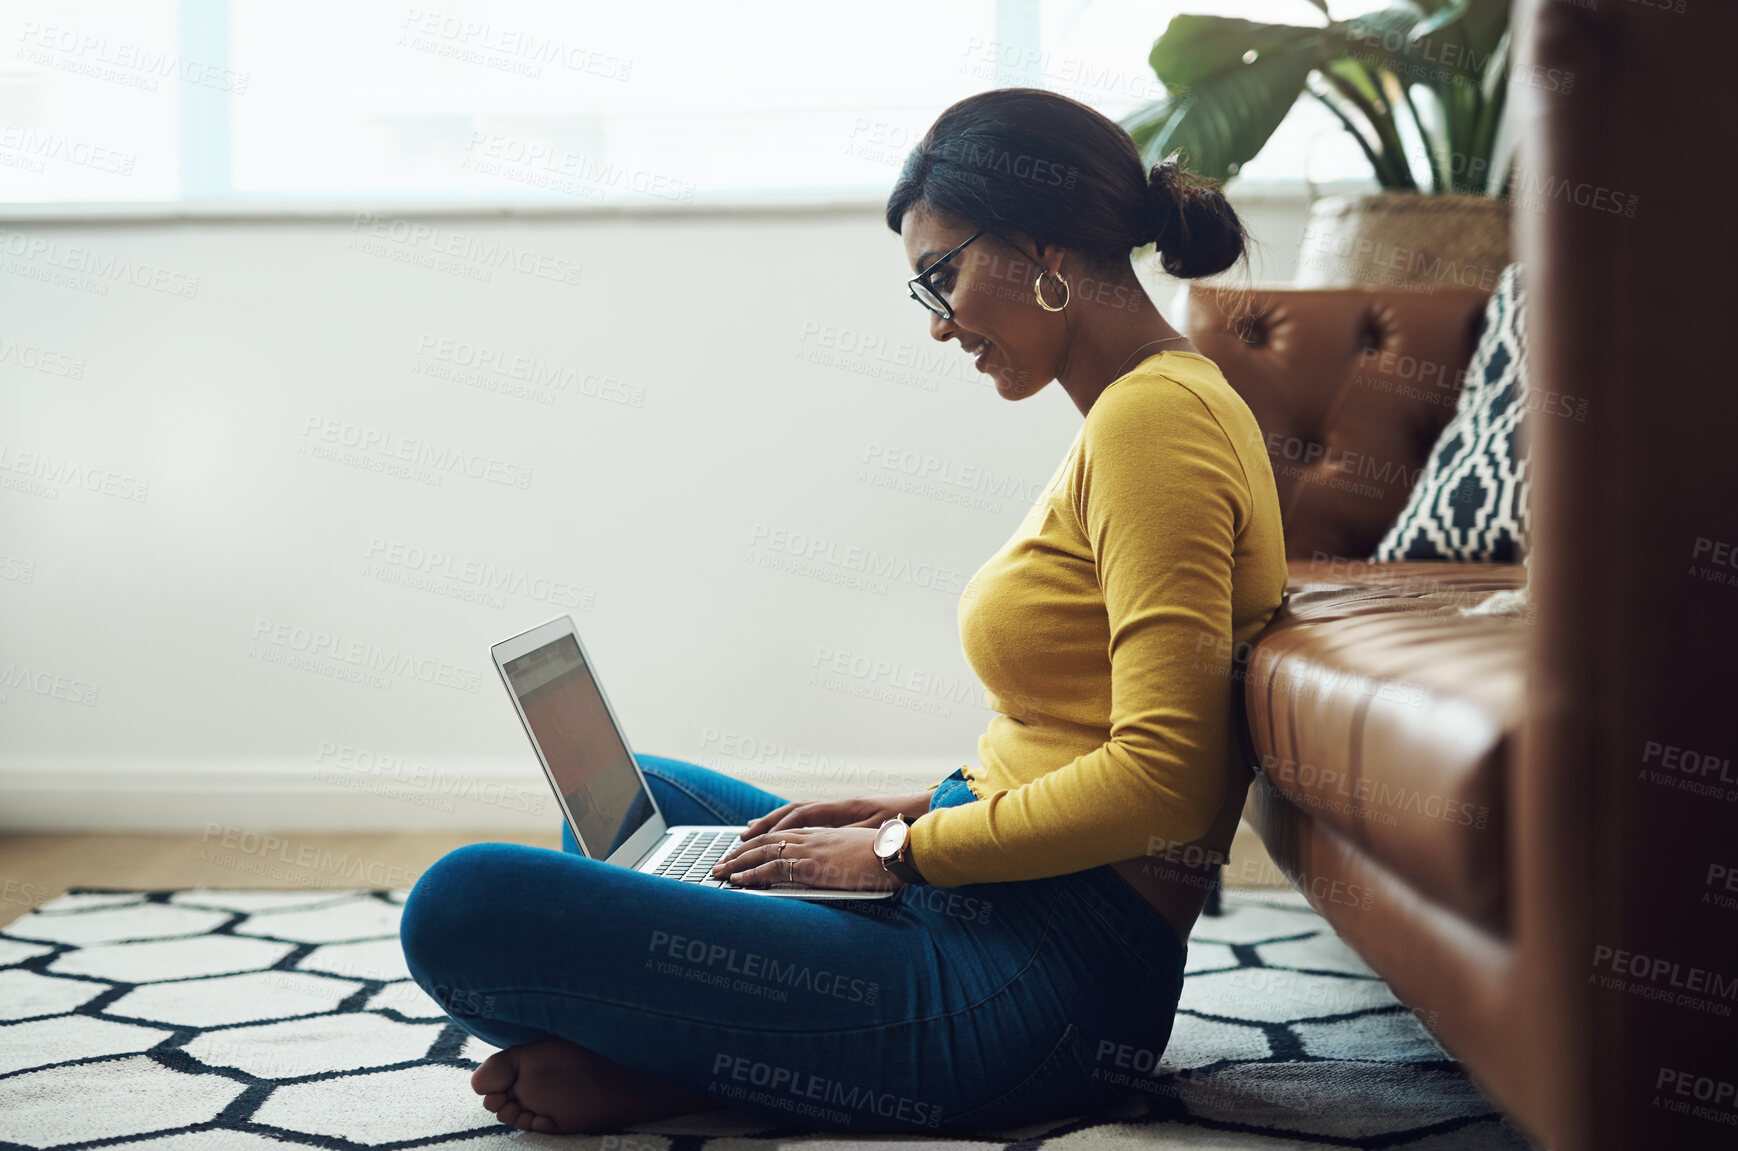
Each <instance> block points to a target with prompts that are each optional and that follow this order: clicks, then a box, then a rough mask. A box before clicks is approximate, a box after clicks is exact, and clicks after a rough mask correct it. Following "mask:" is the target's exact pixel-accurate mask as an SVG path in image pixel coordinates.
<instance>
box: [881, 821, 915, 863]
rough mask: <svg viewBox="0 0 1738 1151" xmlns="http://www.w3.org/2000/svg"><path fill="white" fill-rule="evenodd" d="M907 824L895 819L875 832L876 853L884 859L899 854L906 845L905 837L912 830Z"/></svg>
mask: <svg viewBox="0 0 1738 1151" xmlns="http://www.w3.org/2000/svg"><path fill="white" fill-rule="evenodd" d="M910 830H911V829H910V828H909V827H907V826H906V825H905V824H903V823H900V822H899V821H898V820H894V821H893V822H891V823H888V824H886V825H884V826H883V827H882V828H881V830H879V831H877V832H876V833H875V854H876V855H878V856H880V857H881V858H882V859H890V858H892V857H893V856H895V855H898V854H899V849H900V848H901V847H904V846H905V837H906V835H907V834H908V833H909V832H910Z"/></svg>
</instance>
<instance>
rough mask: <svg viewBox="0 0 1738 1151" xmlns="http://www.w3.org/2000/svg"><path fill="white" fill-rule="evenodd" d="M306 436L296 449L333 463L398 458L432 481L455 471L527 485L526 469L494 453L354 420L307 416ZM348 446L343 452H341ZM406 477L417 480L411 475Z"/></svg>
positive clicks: (369, 464)
mask: <svg viewBox="0 0 1738 1151" xmlns="http://www.w3.org/2000/svg"><path fill="white" fill-rule="evenodd" d="M302 436H303V438H304V439H305V440H306V441H307V442H306V443H304V444H303V445H302V446H301V448H300V449H299V451H300V452H301V454H303V455H310V456H315V457H317V458H322V459H328V458H329V459H332V460H334V461H335V462H337V463H348V464H353V465H356V466H362V467H365V468H368V469H369V470H377V471H378V470H389V469H388V468H387V467H385V466H377V465H388V464H397V463H402V464H404V465H405V466H406V467H407V468H424V469H427V473H426V474H427V476H428V478H431V479H433V480H434V482H435V483H436V484H439V483H440V481H441V478H442V476H441V474H440V473H442V472H453V471H457V472H459V473H460V474H462V475H466V476H469V477H470V478H472V479H474V480H486V481H488V482H489V483H492V484H502V485H505V486H507V487H514V488H529V487H530V486H531V469H530V468H528V467H525V466H523V465H520V464H515V463H511V462H509V461H507V460H502V459H497V458H495V457H494V456H485V455H480V454H478V453H476V452H467V451H465V450H464V449H463V448H458V447H454V446H452V445H450V444H437V443H434V442H433V441H431V440H422V439H415V438H412V437H410V436H401V435H399V434H398V433H396V432H389V431H385V430H383V429H380V428H371V427H367V426H366V425H363V424H353V423H351V422H349V421H348V420H339V419H327V418H326V417H324V416H316V415H311V414H310V415H309V416H307V418H306V421H305V422H304V423H303V425H302ZM340 449H348V451H340ZM411 478H417V479H419V480H420V479H422V477H417V476H412V477H411Z"/></svg>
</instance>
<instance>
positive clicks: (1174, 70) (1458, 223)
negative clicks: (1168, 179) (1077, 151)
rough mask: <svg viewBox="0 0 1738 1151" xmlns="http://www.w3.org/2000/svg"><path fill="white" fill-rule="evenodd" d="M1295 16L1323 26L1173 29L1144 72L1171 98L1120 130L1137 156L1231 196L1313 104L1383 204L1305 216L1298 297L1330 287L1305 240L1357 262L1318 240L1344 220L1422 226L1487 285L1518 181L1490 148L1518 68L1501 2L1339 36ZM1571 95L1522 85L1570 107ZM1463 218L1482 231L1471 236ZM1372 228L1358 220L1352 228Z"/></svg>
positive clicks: (1458, 4) (1190, 21)
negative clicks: (1302, 287)
mask: <svg viewBox="0 0 1738 1151" xmlns="http://www.w3.org/2000/svg"><path fill="white" fill-rule="evenodd" d="M1299 4H1300V5H1303V4H1308V5H1310V6H1312V7H1314V8H1315V9H1316V10H1317V11H1319V12H1320V13H1321V14H1322V17H1323V18H1324V21H1325V23H1323V24H1321V25H1317V26H1300V25H1290V24H1263V23H1258V22H1255V21H1250V20H1241V19H1235V18H1231V17H1224V16H1206V15H1180V16H1177V17H1176V18H1174V19H1173V20H1172V21H1171V22H1170V24H1169V26H1167V27H1166V29H1165V31H1164V34H1163V35H1162V36H1160V37H1159V39H1158V40H1157V41H1156V42H1155V43H1154V44H1153V49H1152V53H1151V55H1150V56H1149V62H1150V63H1151V65H1152V68H1153V72H1154V74H1155V75H1156V76H1157V77H1158V79H1159V81H1160V83H1162V84H1163V85H1164V88H1165V95H1164V97H1163V98H1162V99H1160V100H1157V101H1155V102H1153V103H1151V104H1149V105H1147V106H1146V107H1143V108H1141V109H1138V110H1137V111H1135V112H1134V113H1132V114H1131V115H1129V116H1128V117H1126V118H1125V119H1124V120H1123V126H1124V127H1125V128H1127V129H1128V131H1129V134H1130V135H1131V136H1133V137H1134V140H1135V143H1136V144H1137V145H1138V146H1139V147H1140V149H1141V152H1142V155H1143V156H1145V157H1146V158H1147V162H1148V163H1156V162H1157V161H1158V160H1160V159H1161V158H1163V157H1165V156H1167V155H1170V154H1172V153H1177V154H1178V155H1179V158H1180V159H1181V160H1182V162H1183V164H1184V166H1185V167H1187V168H1188V169H1189V170H1190V171H1191V172H1194V173H1196V174H1197V175H1200V176H1204V177H1207V178H1209V179H1213V180H1218V181H1224V180H1229V179H1231V178H1232V177H1234V176H1235V175H1236V174H1237V172H1238V170H1239V169H1240V168H1241V166H1242V165H1243V164H1245V163H1247V162H1248V161H1249V160H1250V159H1251V158H1252V157H1254V156H1255V154H1256V153H1258V152H1259V151H1261V149H1262V147H1263V146H1265V145H1266V143H1267V141H1268V139H1269V137H1271V136H1272V135H1273V132H1274V130H1275V129H1276V128H1278V127H1279V124H1280V121H1282V120H1283V119H1285V116H1286V114H1287V113H1288V112H1290V111H1291V108H1292V106H1293V105H1294V104H1295V103H1296V102H1297V101H1298V99H1300V98H1301V97H1304V96H1306V95H1307V96H1309V97H1310V98H1312V99H1315V100H1318V101H1320V102H1321V103H1322V104H1323V105H1324V106H1325V107H1326V108H1327V109H1328V110H1329V111H1330V112H1332V113H1333V115H1334V117H1335V118H1336V119H1337V120H1338V121H1339V122H1340V124H1341V126H1342V127H1344V128H1345V130H1346V131H1347V132H1348V133H1350V134H1351V136H1352V137H1353V138H1354V139H1355V140H1356V141H1357V143H1358V146H1359V148H1360V149H1361V150H1362V152H1363V154H1364V156H1365V158H1366V159H1367V160H1368V161H1369V164H1370V168H1371V171H1372V173H1373V174H1374V176H1375V179H1376V183H1377V184H1378V185H1379V186H1380V187H1381V188H1382V189H1383V190H1384V192H1383V194H1380V195H1378V196H1375V197H1357V198H1347V197H1329V198H1327V199H1324V200H1322V201H1319V202H1318V203H1317V204H1316V205H1315V206H1314V207H1313V208H1312V218H1311V224H1310V229H1309V230H1308V231H1306V236H1305V246H1306V252H1305V259H1304V260H1303V261H1302V262H1301V266H1300V277H1299V278H1300V281H1311V280H1313V281H1314V282H1317V283H1318V286H1320V285H1321V283H1323V282H1326V281H1324V277H1323V276H1321V275H1316V276H1313V277H1312V276H1310V275H1309V274H1308V273H1309V272H1310V270H1311V265H1312V261H1311V259H1310V256H1311V252H1310V251H1308V250H1307V249H1309V248H1310V247H1311V246H1312V238H1311V233H1314V234H1315V239H1314V241H1313V244H1314V245H1315V246H1316V247H1318V248H1320V249H1321V251H1320V252H1318V253H1317V254H1322V253H1326V252H1330V251H1332V250H1334V249H1336V248H1347V249H1356V248H1358V247H1359V245H1357V244H1356V243H1353V242H1350V241H1349V240H1347V238H1346V237H1345V236H1343V235H1339V234H1338V233H1335V229H1334V227H1332V226H1330V227H1328V229H1327V231H1328V232H1329V233H1334V234H1329V235H1324V234H1323V226H1324V225H1332V224H1333V222H1334V221H1335V220H1336V219H1340V218H1342V217H1346V216H1348V215H1351V216H1363V217H1372V218H1373V217H1381V218H1382V219H1385V220H1389V222H1390V223H1392V221H1393V219H1394V218H1396V217H1397V214H1398V215H1399V216H1409V217H1414V219H1413V220H1412V221H1411V223H1410V224H1402V226H1401V228H1400V233H1399V234H1400V235H1402V236H1404V235H1408V234H1413V233H1416V231H1417V226H1418V218H1427V219H1433V220H1435V221H1436V222H1435V224H1434V225H1433V226H1427V227H1426V229H1425V231H1426V232H1431V231H1434V232H1438V233H1441V237H1442V240H1443V241H1444V242H1448V243H1451V244H1458V245H1460V246H1461V248H1462V249H1463V250H1465V251H1466V254H1467V257H1468V258H1470V259H1474V260H1476V261H1479V262H1480V269H1481V272H1483V271H1488V276H1487V277H1485V278H1489V279H1491V280H1492V282H1493V283H1494V278H1495V275H1496V273H1497V272H1498V271H1500V270H1501V266H1502V264H1503V263H1506V262H1507V255H1506V253H1507V249H1508V227H1507V225H1508V205H1507V203H1506V197H1507V194H1508V191H1509V187H1510V183H1511V181H1512V179H1513V167H1512V164H1510V163H1509V162H1507V156H1506V155H1505V153H1507V152H1508V151H1509V149H1507V148H1506V147H1502V146H1500V145H1499V134H1498V127H1499V124H1500V122H1501V119H1502V114H1503V109H1504V107H1505V104H1506V101H1507V97H1508V86H1509V83H1510V73H1511V70H1512V68H1513V64H1512V61H1511V54H1510V35H1509V0H1392V2H1391V3H1390V4H1389V6H1388V7H1387V8H1385V9H1382V10H1380V11H1376V12H1371V13H1368V14H1366V15H1362V16H1355V17H1352V18H1350V19H1345V20H1335V19H1334V18H1333V15H1332V14H1331V12H1330V11H1329V9H1328V0H1299ZM1572 79H1573V78H1572V77H1563V76H1558V75H1552V76H1539V77H1532V78H1530V81H1531V82H1534V83H1538V84H1541V85H1542V86H1550V87H1556V88H1559V89H1560V90H1564V91H1566V90H1567V89H1568V85H1569V82H1570V81H1571V80H1572ZM1420 193H1426V195H1422V196H1421V195H1420ZM1469 217H1470V218H1471V219H1472V220H1473V221H1476V222H1475V223H1473V224H1472V231H1471V232H1469V230H1468V229H1469ZM1367 223H1368V221H1364V222H1363V223H1360V222H1359V221H1357V220H1354V221H1353V222H1352V224H1351V227H1352V228H1353V229H1354V231H1355V230H1357V229H1358V228H1359V227H1363V226H1367ZM1343 230H1344V228H1343V227H1341V228H1340V231H1342V232H1343ZM1481 230H1482V232H1483V233H1486V234H1485V235H1484V237H1483V238H1482V239H1481V238H1480V235H1479V233H1480V232H1481ZM1378 231H1379V232H1382V231H1384V229H1383V228H1380V227H1379V228H1378ZM1387 231H1392V229H1391V228H1388V229H1387ZM1381 242H1382V241H1380V240H1377V241H1376V243H1378V244H1379V243H1381ZM1390 243H1391V244H1392V241H1390ZM1371 246H1372V245H1371V244H1369V243H1366V244H1365V245H1363V247H1364V248H1365V249H1366V250H1367V249H1368V248H1369V247H1371ZM1313 263H1315V264H1320V263H1322V261H1319V260H1318V261H1313ZM1394 263H1395V261H1394V260H1393V259H1392V258H1389V259H1388V260H1387V264H1388V265H1392V264H1394ZM1488 265H1494V270H1491V269H1489V268H1488V267H1486V266H1488ZM1319 270H1320V269H1317V271H1319ZM1337 271H1338V272H1339V273H1340V274H1343V275H1344V276H1345V277H1346V278H1349V279H1350V280H1352V281H1353V282H1366V283H1367V282H1372V280H1371V277H1369V276H1367V275H1366V276H1360V275H1359V274H1358V272H1357V270H1356V269H1345V268H1340V269H1337ZM1333 278H1334V276H1333V275H1329V276H1327V277H1326V280H1332V279H1333ZM1460 279H1461V280H1462V281H1463V282H1464V280H1465V276H1464V275H1463V276H1461V277H1460Z"/></svg>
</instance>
